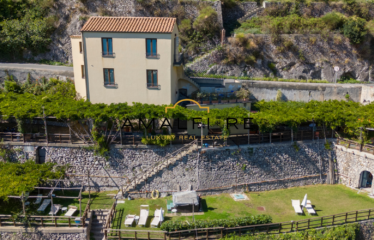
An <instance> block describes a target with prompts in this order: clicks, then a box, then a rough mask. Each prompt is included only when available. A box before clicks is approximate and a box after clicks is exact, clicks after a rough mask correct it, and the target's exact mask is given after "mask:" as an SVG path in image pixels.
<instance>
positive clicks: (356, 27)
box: [343, 16, 367, 43]
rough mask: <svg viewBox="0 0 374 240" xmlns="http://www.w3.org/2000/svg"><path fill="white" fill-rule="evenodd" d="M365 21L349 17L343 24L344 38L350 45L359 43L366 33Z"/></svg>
mask: <svg viewBox="0 0 374 240" xmlns="http://www.w3.org/2000/svg"><path fill="white" fill-rule="evenodd" d="M365 25H366V21H365V20H364V19H362V18H359V17H356V16H354V17H351V18H349V19H348V20H347V21H346V22H345V23H344V29H343V32H344V36H346V37H347V38H349V40H350V41H351V42H352V43H360V42H361V41H362V39H363V38H364V36H365V35H366V33H367V30H366V27H365Z"/></svg>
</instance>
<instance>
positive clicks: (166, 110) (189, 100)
mask: <svg viewBox="0 0 374 240" xmlns="http://www.w3.org/2000/svg"><path fill="white" fill-rule="evenodd" d="M181 102H194V103H196V104H197V105H198V106H199V108H205V109H206V110H207V111H208V113H209V107H202V106H200V104H199V103H198V102H197V101H195V100H192V99H183V100H180V101H178V102H177V103H176V104H174V106H172V107H166V108H165V113H167V112H168V109H169V108H170V109H171V108H175V107H176V106H177V105H178V103H181Z"/></svg>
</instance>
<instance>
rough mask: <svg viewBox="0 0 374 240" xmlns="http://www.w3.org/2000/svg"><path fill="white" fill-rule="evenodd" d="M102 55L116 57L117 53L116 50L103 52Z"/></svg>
mask: <svg viewBox="0 0 374 240" xmlns="http://www.w3.org/2000/svg"><path fill="white" fill-rule="evenodd" d="M101 55H102V56H103V57H110V58H114V57H116V54H115V53H114V52H102V53H101Z"/></svg>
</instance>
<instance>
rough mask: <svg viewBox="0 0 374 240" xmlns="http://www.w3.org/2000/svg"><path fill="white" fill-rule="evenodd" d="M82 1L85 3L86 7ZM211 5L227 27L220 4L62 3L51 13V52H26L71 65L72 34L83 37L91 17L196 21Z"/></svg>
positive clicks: (161, 0)
mask: <svg viewBox="0 0 374 240" xmlns="http://www.w3.org/2000/svg"><path fill="white" fill-rule="evenodd" d="M82 2H85V3H84V4H83V3H82ZM204 6H211V7H213V8H214V9H215V10H216V11H217V13H218V14H217V15H218V16H217V21H218V23H219V24H220V26H221V27H223V20H222V10H221V2H220V1H203V0H201V1H199V0H189V1H183V2H182V1H177V0H143V1H141V0H116V1H113V0H95V1H84V0H59V1H56V3H55V5H54V7H53V8H52V9H51V10H50V15H52V16H57V18H58V19H59V21H58V23H56V30H55V32H54V33H53V35H52V36H51V37H52V44H51V45H50V46H49V49H50V51H49V52H47V53H44V54H39V55H37V56H32V55H31V53H29V52H25V54H24V57H25V58H33V59H34V60H41V59H47V60H55V61H60V62H69V63H71V62H72V61H73V60H72V54H71V43H70V37H69V36H70V35H77V34H80V29H81V28H82V26H83V25H84V23H85V22H86V21H87V19H88V18H89V17H90V16H124V17H127V16H132V17H144V16H146V17H148V16H155V17H177V18H178V19H183V18H190V19H192V20H194V19H195V18H196V17H197V16H198V15H199V11H200V9H201V8H203V7H204Z"/></svg>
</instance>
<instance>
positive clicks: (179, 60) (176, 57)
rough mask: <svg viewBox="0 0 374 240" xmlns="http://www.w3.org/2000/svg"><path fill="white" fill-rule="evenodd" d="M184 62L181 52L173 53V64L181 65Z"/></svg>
mask: <svg viewBox="0 0 374 240" xmlns="http://www.w3.org/2000/svg"><path fill="white" fill-rule="evenodd" d="M183 64H184V57H183V53H177V54H175V55H174V64H173V65H174V66H182V65H183Z"/></svg>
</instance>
